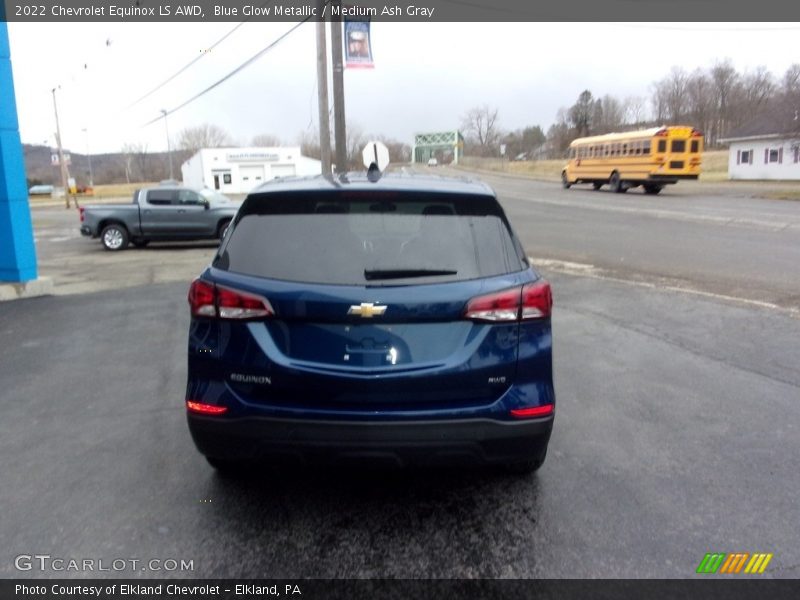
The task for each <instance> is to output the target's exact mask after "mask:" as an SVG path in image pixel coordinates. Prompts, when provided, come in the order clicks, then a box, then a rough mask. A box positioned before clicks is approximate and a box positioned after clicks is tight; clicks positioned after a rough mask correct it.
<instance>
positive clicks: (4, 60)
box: [0, 22, 37, 282]
mask: <svg viewBox="0 0 800 600" xmlns="http://www.w3.org/2000/svg"><path fill="white" fill-rule="evenodd" d="M36 277H37V273H36V247H35V246H34V244H33V227H32V226H31V211H30V206H29V205H28V186H27V181H26V180H25V164H24V163H23V160H22V143H21V142H20V139H19V124H18V122H17V104H16V102H15V100H14V78H13V76H12V73H11V52H10V50H9V46H8V28H7V26H6V23H4V22H0V281H12V282H24V281H29V280H31V279H36Z"/></svg>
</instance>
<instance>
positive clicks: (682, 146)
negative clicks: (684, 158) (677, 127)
mask: <svg viewBox="0 0 800 600" xmlns="http://www.w3.org/2000/svg"><path fill="white" fill-rule="evenodd" d="M672 151H673V152H686V142H685V141H684V140H672Z"/></svg>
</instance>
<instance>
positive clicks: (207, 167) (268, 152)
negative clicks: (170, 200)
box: [181, 146, 322, 194]
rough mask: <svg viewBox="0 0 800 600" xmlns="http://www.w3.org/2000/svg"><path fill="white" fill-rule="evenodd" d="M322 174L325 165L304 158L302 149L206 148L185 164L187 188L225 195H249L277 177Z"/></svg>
mask: <svg viewBox="0 0 800 600" xmlns="http://www.w3.org/2000/svg"><path fill="white" fill-rule="evenodd" d="M320 173H322V163H321V162H320V161H318V160H315V159H313V158H308V157H307V156H303V155H301V154H300V147H299V146H286V147H284V146H282V147H275V148H204V149H202V150H200V151H198V152H197V154H195V155H194V156H192V157H191V158H190V159H189V160H187V161H186V162H185V163H183V165H181V174H182V176H183V183H184V185H187V186H190V187H208V188H211V189H213V190H219V191H220V192H222V193H223V194H225V193H229V194H246V193H247V192H249V191H250V190H252V189H253V188H254V187H256V186H257V185H261V184H262V183H264V182H265V181H269V180H270V179H275V178H276V177H290V176H294V175H298V176H303V175H319V174H320Z"/></svg>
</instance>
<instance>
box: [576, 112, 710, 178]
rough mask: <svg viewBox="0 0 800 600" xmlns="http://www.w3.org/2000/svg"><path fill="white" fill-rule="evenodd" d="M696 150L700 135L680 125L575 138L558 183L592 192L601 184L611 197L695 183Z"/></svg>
mask: <svg viewBox="0 0 800 600" xmlns="http://www.w3.org/2000/svg"><path fill="white" fill-rule="evenodd" d="M702 151H703V134H702V133H701V132H700V131H698V130H697V129H694V128H692V127H686V126H664V127H653V128H651V129H643V130H641V131H629V132H627V133H607V134H605V135H595V136H592V137H584V138H578V139H577V140H575V141H573V142H572V143H571V144H570V145H569V162H568V163H567V164H566V166H565V167H564V170H563V171H562V172H561V183H562V185H563V186H564V188H569V187H570V186H571V185H573V184H575V183H591V184H592V186H593V187H594V189H596V190H599V189H600V188H601V187H603V186H604V185H606V184H607V185H608V186H609V187H610V189H611V191H612V192H617V193H622V192H626V191H628V189H630V188H633V187H637V186H642V187H643V188H644V192H645V193H646V194H657V193H658V192H660V191H661V190H662V189H663V187H664V186H665V185H668V184H671V183H677V181H678V180H679V179H697V178H698V176H699V175H700V154H701V152H702Z"/></svg>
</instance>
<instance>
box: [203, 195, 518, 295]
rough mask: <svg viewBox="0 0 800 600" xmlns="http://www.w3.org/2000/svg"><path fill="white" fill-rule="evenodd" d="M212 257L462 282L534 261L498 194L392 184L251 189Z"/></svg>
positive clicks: (238, 268) (300, 270) (295, 272)
mask: <svg viewBox="0 0 800 600" xmlns="http://www.w3.org/2000/svg"><path fill="white" fill-rule="evenodd" d="M213 265H214V266H215V267H217V268H220V269H224V270H228V271H232V272H236V273H242V274H245V275H255V276H258V277H266V278H270V279H280V280H285V281H295V282H304V283H321V284H337V285H409V284H419V283H434V282H435V283H439V282H446V281H463V280H469V279H477V278H482V277H491V276H494V275H503V274H507V273H512V272H516V271H520V270H522V269H524V268H527V264H526V262H525V259H524V253H523V252H522V249H521V247H520V246H519V244H518V243H517V242H516V241H515V239H514V237H513V236H512V234H511V230H510V228H509V226H508V222H507V221H506V218H505V216H504V214H503V211H502V209H501V208H500V205H499V204H498V203H497V200H496V199H495V198H493V197H491V196H480V195H457V194H420V193H410V192H391V191H387V192H380V191H379V192H361V191H341V192H339V191H337V192H321V193H313V194H308V193H303V194H300V193H283V194H280V193H273V194H264V195H257V196H251V197H249V198H248V199H247V200H246V201H245V203H244V204H243V205H242V208H241V209H240V211H239V214H238V216H237V221H236V223H235V226H234V229H233V232H232V234H231V235H230V236H229V238H228V240H227V242H226V243H225V244H224V246H223V247H221V248H220V251H219V253H218V255H217V256H216V258H215V260H214V263H213Z"/></svg>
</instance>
